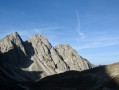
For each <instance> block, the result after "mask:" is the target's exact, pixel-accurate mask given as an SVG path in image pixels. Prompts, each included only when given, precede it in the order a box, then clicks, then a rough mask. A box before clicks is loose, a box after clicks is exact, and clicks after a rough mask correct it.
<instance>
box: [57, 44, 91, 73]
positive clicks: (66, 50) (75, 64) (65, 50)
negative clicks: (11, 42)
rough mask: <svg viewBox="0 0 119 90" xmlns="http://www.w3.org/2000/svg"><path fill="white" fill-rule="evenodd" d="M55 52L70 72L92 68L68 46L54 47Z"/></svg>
mask: <svg viewBox="0 0 119 90" xmlns="http://www.w3.org/2000/svg"><path fill="white" fill-rule="evenodd" d="M56 50H57V52H58V53H59V55H60V56H61V57H62V59H63V60H64V62H65V63H66V64H67V65H68V66H69V69H70V70H78V71H82V70H85V69H89V68H91V67H92V66H90V65H89V64H90V63H89V62H87V61H86V60H84V59H83V58H82V57H81V56H79V55H78V53H77V52H76V51H75V50H74V49H73V48H72V47H70V46H69V45H68V44H59V45H57V46H56Z"/></svg>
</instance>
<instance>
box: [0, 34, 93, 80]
mask: <svg viewBox="0 0 119 90" xmlns="http://www.w3.org/2000/svg"><path fill="white" fill-rule="evenodd" d="M0 48H1V53H3V55H2V59H1V60H0V64H1V66H4V68H6V69H7V68H10V69H11V70H12V71H11V72H13V73H14V75H15V76H16V77H17V76H18V77H19V75H18V74H16V71H17V73H23V72H24V71H27V72H24V75H25V77H28V78H30V79H38V78H39V72H42V73H40V76H41V78H42V77H45V76H48V75H52V74H57V73H60V72H65V71H69V70H78V71H82V70H85V69H90V68H92V66H91V64H90V63H89V62H87V61H86V60H84V59H83V58H82V57H80V55H78V53H77V52H76V51H75V50H74V49H73V48H72V47H71V46H70V45H68V44H59V45H57V46H56V49H55V48H54V47H53V46H52V45H51V44H50V42H49V41H48V39H47V38H46V37H45V36H44V35H42V34H36V35H34V36H33V37H31V38H29V39H28V40H27V41H25V42H24V41H22V39H21V37H20V36H19V34H18V33H17V32H15V33H12V34H10V35H7V36H6V37H5V38H4V39H2V40H1V41H0ZM13 68H14V70H15V72H14V70H13ZM30 71H34V72H36V73H35V74H34V73H32V77H31V76H27V75H28V72H30ZM37 72H38V73H37ZM24 75H22V76H24ZM25 79H26V78H25ZM25 79H24V78H23V77H22V79H21V80H25ZM19 80H20V79H19Z"/></svg>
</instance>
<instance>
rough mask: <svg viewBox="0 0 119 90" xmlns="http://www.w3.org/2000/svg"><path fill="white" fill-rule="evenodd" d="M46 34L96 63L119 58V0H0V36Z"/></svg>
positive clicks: (53, 43)
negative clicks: (14, 33)
mask: <svg viewBox="0 0 119 90" xmlns="http://www.w3.org/2000/svg"><path fill="white" fill-rule="evenodd" d="M16 31H17V32H18V33H19V34H20V35H21V37H22V39H23V40H24V41H25V40H27V39H28V38H29V37H31V36H33V35H34V34H37V33H39V34H43V35H45V36H46V37H47V38H48V40H49V41H50V42H51V44H52V45H53V46H54V47H55V46H56V45H57V44H65V43H68V44H70V46H72V47H73V48H74V49H75V50H76V51H77V52H78V53H79V54H80V55H81V56H83V57H84V58H87V59H88V60H89V61H90V62H91V63H93V64H111V63H115V62H119V0H0V39H2V38H3V37H5V36H6V35H7V34H10V33H13V32H16Z"/></svg>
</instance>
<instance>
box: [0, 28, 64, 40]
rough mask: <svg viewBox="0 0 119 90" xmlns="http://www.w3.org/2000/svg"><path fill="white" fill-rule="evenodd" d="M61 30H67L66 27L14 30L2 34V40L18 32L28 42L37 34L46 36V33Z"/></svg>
mask: <svg viewBox="0 0 119 90" xmlns="http://www.w3.org/2000/svg"><path fill="white" fill-rule="evenodd" d="M61 28H65V27H44V28H37V27H33V28H32V29H26V30H20V29H13V30H9V31H5V32H2V35H1V37H0V39H2V38H4V37H5V36H6V35H8V34H11V33H14V32H18V33H19V34H20V36H21V37H22V39H23V40H27V39H28V38H30V37H32V36H34V35H35V34H44V33H46V32H50V31H51V30H57V29H61Z"/></svg>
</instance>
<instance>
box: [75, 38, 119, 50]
mask: <svg viewBox="0 0 119 90" xmlns="http://www.w3.org/2000/svg"><path fill="white" fill-rule="evenodd" d="M118 40H119V39H112V40H110V41H109V40H104V41H96V42H91V43H87V44H84V45H79V46H78V47H77V46H74V48H75V49H76V50H82V49H91V48H100V47H108V46H113V45H118V44H119V42H118Z"/></svg>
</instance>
